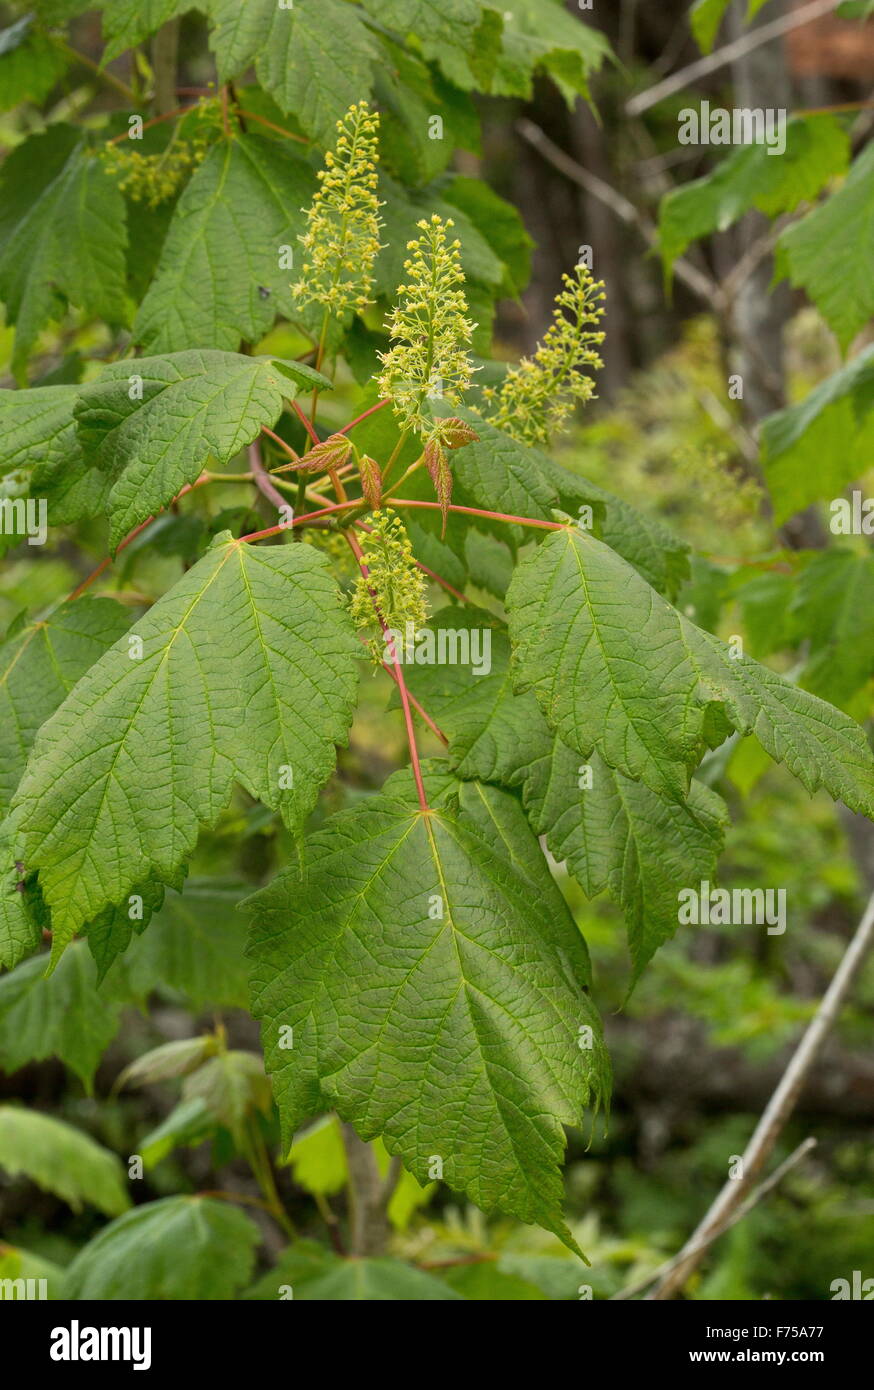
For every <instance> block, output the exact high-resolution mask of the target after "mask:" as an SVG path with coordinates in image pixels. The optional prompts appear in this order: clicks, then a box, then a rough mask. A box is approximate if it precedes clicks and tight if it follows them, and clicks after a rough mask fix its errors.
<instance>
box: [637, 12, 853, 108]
mask: <svg viewBox="0 0 874 1390" xmlns="http://www.w3.org/2000/svg"><path fill="white" fill-rule="evenodd" d="M837 4H838V0H813V3H812V4H810V5H805V7H804V9H802V10H793V11H792V12H791V13H790V14H787V15H783V16H782V17H781V18H780V19H774V20H772V21H771V23H770V24H762V25H760V26H759V28H757V29H751V30H750V31H749V33H747V34H743V35H742V36H741V37H740V38H739V39H735V40H734V42H733V43H727V44H726V45H725V46H724V48H718V49H717V50H716V52H715V53H708V54H707V55H706V57H704V58H699V59H698V60H697V61H696V62H694V63H690V64H689V65H688V67H685V68H681V69H680V71H679V72H675V73H674V74H673V76H672V77H666V78H665V80H664V82H657V83H656V85H655V86H654V87H650V88H649V90H648V91H646V92H638V94H637V96H636V97H632V98H631V100H630V101H629V102H628V103H627V104H626V107H625V110H626V113H627V114H628V115H629V116H641V115H642V114H643V112H644V111H648V110H649V109H650V107H651V106H656V105H657V104H658V103H659V102H660V101H664V100H665V98H666V97H670V96H673V94H674V92H679V91H681V90H682V88H683V87H688V86H689V84H690V83H692V82H696V81H697V80H698V78H699V77H707V76H708V74H710V73H711V72H718V71H719V69H720V68H723V67H725V65H726V63H732V62H734V60H735V59H736V58H742V57H743V56H744V54H745V53H752V51H753V49H755V48H760V47H761V45H762V44H763V43H770V41H771V39H778V38H780V36H781V35H782V34H788V33H790V32H791V31H792V30H793V29H800V28H801V27H802V25H805V24H811V23H812V22H813V20H815V19H821V18H822V16H823V15H827V14H830V13H831V11H832V10H834V9H836V7H837Z"/></svg>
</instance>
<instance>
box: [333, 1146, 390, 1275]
mask: <svg viewBox="0 0 874 1390" xmlns="http://www.w3.org/2000/svg"><path fill="white" fill-rule="evenodd" d="M340 1128H341V1130H342V1134H343V1147H344V1148H345V1150H346V1164H347V1167H348V1169H349V1224H350V1227H351V1231H350V1238H351V1239H350V1244H351V1249H352V1254H353V1255H382V1254H384V1253H385V1248H386V1246H387V1244H388V1238H389V1234H390V1230H389V1224H388V1215H387V1208H388V1197H390V1196H391V1193H389V1194H388V1196H386V1193H385V1188H384V1184H383V1181H382V1178H381V1177H380V1173H379V1165H378V1164H377V1161H376V1154H375V1153H374V1152H373V1149H372V1148H371V1147H370V1145H369V1144H365V1142H364V1140H363V1139H359V1137H358V1135H357V1134H356V1133H355V1130H354V1129H353V1128H352V1126H351V1125H350V1124H347V1123H346V1122H345V1120H344V1121H342V1122H341V1126H340Z"/></svg>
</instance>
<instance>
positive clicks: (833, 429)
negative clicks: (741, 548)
mask: <svg viewBox="0 0 874 1390" xmlns="http://www.w3.org/2000/svg"><path fill="white" fill-rule="evenodd" d="M761 439H762V465H763V467H764V470H765V477H766V479H767V483H768V488H769V491H770V493H771V497H772V498H773V500H774V512H775V518H776V520H777V521H778V522H781V521H785V520H786V519H787V517H790V516H793V515H794V514H795V513H796V512H799V511H801V510H802V509H803V508H804V507H806V506H807V505H808V504H809V503H810V502H815V501H816V500H817V499H818V498H820V497H839V496H840V494H841V493H842V492H843V490H844V488H845V487H846V485H847V483H849V482H852V480H853V479H854V478H859V477H861V476H862V474H863V473H865V472H866V471H867V469H868V468H869V467H870V460H871V451H872V448H874V346H871V347H867V348H865V350H864V352H860V353H859V355H858V357H854V358H853V359H852V361H850V362H848V363H847V364H846V365H845V366H843V367H841V368H840V370H839V371H837V372H834V373H833V374H832V375H831V376H830V377H827V378H826V379H825V381H822V382H820V384H819V386H817V387H816V388H815V389H814V390H813V391H811V392H810V394H809V395H807V396H805V398H804V400H803V401H799V402H798V404H797V405H790V406H787V407H786V409H785V410H778V411H777V412H776V413H775V414H773V415H769V416H768V417H767V419H765V420H764V421H763V423H762V432H761Z"/></svg>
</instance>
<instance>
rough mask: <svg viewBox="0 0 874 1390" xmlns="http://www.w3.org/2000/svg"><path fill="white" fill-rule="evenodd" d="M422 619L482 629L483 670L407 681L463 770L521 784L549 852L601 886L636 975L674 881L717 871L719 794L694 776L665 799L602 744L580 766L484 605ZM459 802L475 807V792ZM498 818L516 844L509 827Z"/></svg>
mask: <svg viewBox="0 0 874 1390" xmlns="http://www.w3.org/2000/svg"><path fill="white" fill-rule="evenodd" d="M428 625H429V628H431V629H433V630H434V631H439V630H440V629H447V630H449V631H452V632H455V633H460V632H463V631H464V630H465V629H473V630H479V631H480V632H483V631H486V630H488V632H489V642H490V666H491V669H490V670H489V672H488V674H484V675H477V676H474V675H472V674H471V672H470V671H469V670H468V669H466V668H465V667H464V666H462V665H460V664H459V665H450V664H445V665H437V664H435V665H431V666H422V667H419V666H417V667H415V668H412V667H411V668H410V670H409V673H408V681H409V684H410V686H411V688H412V690H413V691H414V693H415V694H416V695H418V696H419V698H420V699H421V700H422V701H423V703H424V705H425V706H426V708H427V709H428V712H429V714H431V715H432V717H433V718H434V719H435V720H436V721H437V723H438V724H439V726H440V728H441V729H442V730H443V731H444V733H445V734H446V735H447V737H448V738H449V753H450V757H451V759H452V762H453V765H454V767H455V769H456V771H457V773H458V775H459V776H461V777H465V778H480V779H482V780H484V781H494V782H500V783H502V784H503V785H505V786H508V787H516V786H519V787H521V789H522V800H523V804H524V807H525V811H526V814H527V816H528V820H529V823H530V825H531V828H532V829H533V830H534V831H535V833H536V834H537V835H545V836H546V843H547V845H548V847H549V849H550V851H551V853H552V854H553V855H554V857H555V858H556V859H558V860H565V861H566V862H567V867H568V869H569V871H570V872H571V873H572V874H573V875H574V877H575V878H576V879H577V880H578V881H579V883H580V884H581V885H582V887H583V889H584V891H585V892H586V894H587V896H588V897H594V896H595V895H596V894H598V893H600V892H601V891H602V890H603V889H607V890H608V891H609V893H610V896H611V897H612V898H613V899H614V901H615V902H617V903H618V904H619V906H620V907H621V908H622V910H623V912H624V914H625V919H626V923H627V926H628V935H629V943H630V948H631V956H632V960H633V962H634V966H635V976H637V975H638V974H639V973H640V971H641V970H642V968H643V966H644V965H645V964H646V962H647V961H648V960H649V959H650V958H651V957H652V955H653V954H654V953H655V951H656V950H657V949H658V947H659V946H660V945H661V944H662V942H664V941H666V940H668V939H669V938H670V937H671V936H673V934H674V932H675V931H676V930H677V884H678V883H691V882H700V881H701V880H702V879H705V878H707V879H711V878H713V876H714V874H715V871H716V863H717V859H718V857H719V853H720V850H721V848H722V835H723V828H724V825H725V822H726V819H727V814H726V809H725V806H724V804H723V802H722V800H721V799H720V797H718V796H716V795H715V793H713V792H711V791H709V790H708V789H707V788H705V787H703V786H701V785H700V784H699V783H697V782H694V781H693V782H692V785H691V789H690V794H689V797H688V800H686V801H683V802H677V801H673V800H669V799H667V798H665V797H664V796H660V795H659V794H658V793H657V792H654V791H653V790H652V789H651V788H649V787H647V786H645V785H644V784H643V783H638V782H632V781H630V780H629V779H628V778H627V777H624V776H623V775H622V774H621V773H620V772H616V771H615V770H613V769H611V768H609V767H608V766H607V764H606V763H604V762H603V761H602V759H601V758H599V757H598V755H597V754H590V755H589V759H588V763H587V764H586V765H583V764H582V763H581V759H580V754H579V753H577V752H575V751H574V750H573V749H571V748H569V747H568V746H567V744H565V743H563V742H562V740H561V739H560V738H558V737H557V736H556V735H555V734H553V733H552V732H551V731H550V729H549V728H548V726H547V724H546V721H545V720H544V718H543V715H542V714H541V712H540V709H539V707H538V704H537V700H536V698H535V696H534V695H533V693H532V692H531V691H526V692H525V693H524V694H521V695H517V694H515V693H514V691H513V686H512V679H511V671H510V644H509V642H508V640H507V637H506V635H505V633H504V631H503V630H502V628H501V627H500V625H499V624H498V623H497V622H496V620H495V618H494V617H493V616H492V615H491V614H489V613H485V612H483V611H482V610H481V609H478V608H473V607H471V606H465V607H464V608H457V607H454V606H452V605H450V606H448V607H446V608H443V609H441V610H440V611H439V612H438V613H435V614H434V615H433V617H432V618H431V619H430V620H429V624H428ZM586 769H587V772H588V777H587V778H586V779H582V778H581V774H582V773H584V771H586ZM589 781H590V782H591V785H589ZM471 786H472V788H477V786H478V784H477V782H473V783H472V784H471ZM464 804H465V806H466V807H467V809H468V812H469V813H472V811H473V808H474V805H475V802H473V800H472V797H471V799H468V800H466V801H465V802H464ZM494 829H495V831H496V832H497V835H498V840H499V842H501V843H502V844H504V845H505V846H506V847H507V848H506V852H508V853H512V852H513V848H514V841H513V840H512V838H511V837H510V836H509V835H507V834H506V833H503V832H502V831H501V829H500V827H499V826H495V827H494ZM522 843H523V844H525V843H529V844H534V848H535V850H536V853H537V857H538V859H539V861H540V864H541V866H542V867H543V866H545V861H544V860H543V856H542V854H541V853H540V851H539V850H537V847H536V843H535V842H533V841H530V840H525V839H523V841H522ZM545 880H546V881H544V880H543V879H541V880H540V881H539V883H538V889H539V892H540V893H541V895H542V897H543V901H544V902H545V903H546V904H547V910H549V911H554V910H555V908H554V907H553V906H552V905H551V903H550V898H551V894H555V893H558V889H557V888H556V885H555V883H554V882H553V881H552V878H551V875H550V874H548V873H547V874H546V875H545Z"/></svg>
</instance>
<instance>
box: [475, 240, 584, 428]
mask: <svg viewBox="0 0 874 1390" xmlns="http://www.w3.org/2000/svg"><path fill="white" fill-rule="evenodd" d="M562 283H563V285H564V289H562V290H561V291H560V292H559V294H558V295H556V299H555V316H554V318H553V321H552V323H551V324H550V326H549V328H548V329H547V331H546V334H545V336H544V338H543V341H542V342H541V344H540V346H539V347H538V349H537V351H536V352H535V354H534V356H533V357H523V358H522V361H521V362H520V363H519V365H518V366H517V367H511V368H510V370H509V371H508V373H507V375H506V377H505V378H504V381H503V383H502V384H501V386H500V387H499V389H498V390H494V389H493V388H487V389H485V390H484V391H483V395H484V396H485V397H486V399H487V400H489V401H491V402H493V406H494V408H493V409H492V411H491V414H490V416H489V419H490V420H491V422H492V424H494V425H497V426H498V427H499V428H500V429H503V430H506V431H507V433H508V434H511V435H513V437H514V438H515V439H518V440H520V441H521V442H522V443H524V444H548V443H549V438H550V435H551V434H552V433H553V432H554V431H555V430H557V429H560V428H561V426H562V425H563V424H564V421H565V420H566V419H567V417H568V416H569V415H570V413H571V411H572V410H573V406H574V402H575V401H580V402H581V403H583V404H585V402H586V401H589V400H591V398H592V396H593V395H594V393H595V383H594V382H593V381H592V379H591V377H589V376H587V375H586V374H585V371H584V368H586V367H592V368H594V369H596V370H597V369H598V368H599V367H603V365H604V363H603V362H602V361H601V358H600V356H599V355H598V353H597V352H596V351H595V349H596V347H599V346H600V344H601V343H603V341H604V334H603V333H602V332H600V331H593V330H594V329H595V326H596V325H597V324H599V323H600V321H601V319H602V318H603V315H604V310H603V308H602V302H603V300H604V284H603V281H600V280H599V281H595V280H593V279H592V276H591V274H590V273H589V271H588V270H587V269H586V267H585V266H583V265H578V266H576V267H575V271H574V274H573V275H563V276H562Z"/></svg>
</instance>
